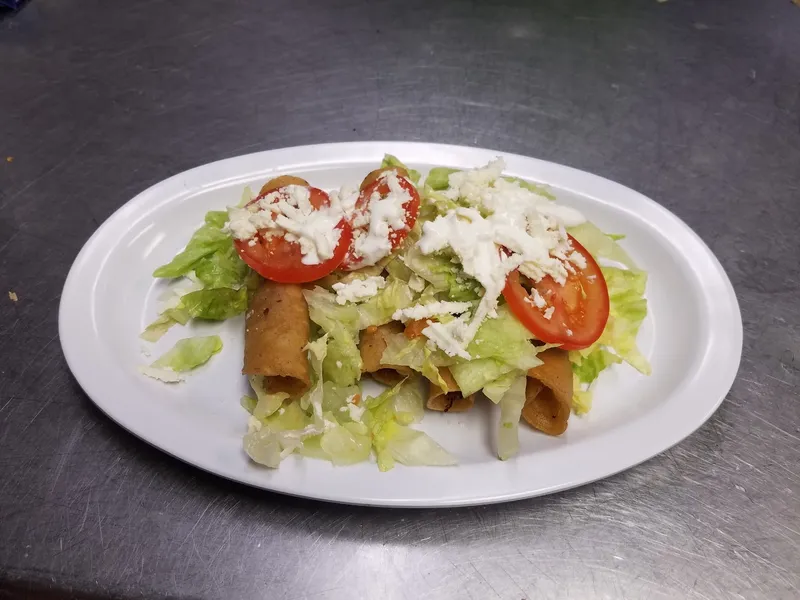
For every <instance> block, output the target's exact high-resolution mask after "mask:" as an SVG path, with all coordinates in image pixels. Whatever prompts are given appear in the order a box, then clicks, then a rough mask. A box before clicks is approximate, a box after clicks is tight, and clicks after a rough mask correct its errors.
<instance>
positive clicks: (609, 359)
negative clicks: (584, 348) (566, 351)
mask: <svg viewBox="0 0 800 600" xmlns="http://www.w3.org/2000/svg"><path fill="white" fill-rule="evenodd" d="M570 361H571V362H572V372H573V373H574V374H575V375H576V376H577V377H578V380H579V381H580V382H581V383H582V384H591V383H592V382H594V380H595V379H597V377H598V375H600V373H601V372H602V371H604V370H605V369H607V368H608V367H610V366H611V365H616V364H619V363H621V362H622V359H621V358H620V357H619V356H617V355H616V354H612V353H611V352H609V351H608V350H606V349H605V348H602V347H598V348H596V349H595V350H593V351H592V352H590V353H589V354H587V355H586V356H583V355H581V353H580V352H570Z"/></svg>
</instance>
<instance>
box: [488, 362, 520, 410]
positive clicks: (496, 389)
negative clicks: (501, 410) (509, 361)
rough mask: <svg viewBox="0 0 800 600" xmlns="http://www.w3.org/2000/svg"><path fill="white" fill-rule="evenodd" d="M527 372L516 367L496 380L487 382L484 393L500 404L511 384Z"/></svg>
mask: <svg viewBox="0 0 800 600" xmlns="http://www.w3.org/2000/svg"><path fill="white" fill-rule="evenodd" d="M525 374H526V373H525V371H518V370H516V369H515V370H513V371H511V372H509V373H506V374H505V375H502V376H500V377H498V378H497V379H495V380H494V381H490V382H489V383H487V384H486V385H485V386H484V387H483V393H484V395H485V396H486V397H487V398H489V400H491V401H492V402H494V403H495V404H499V403H500V400H502V399H503V396H504V395H505V393H506V392H507V391H508V390H509V388H510V387H511V384H513V383H514V381H515V380H516V379H517V378H518V377H520V376H521V375H525Z"/></svg>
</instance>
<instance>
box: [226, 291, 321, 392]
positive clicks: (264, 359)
mask: <svg viewBox="0 0 800 600" xmlns="http://www.w3.org/2000/svg"><path fill="white" fill-rule="evenodd" d="M308 335H309V325H308V304H306V299H305V298H304V297H303V288H301V287H300V286H299V285H296V284H281V283H275V282H273V281H264V282H263V283H262V284H261V285H260V286H259V287H258V289H256V290H255V292H254V293H253V294H252V296H251V298H250V305H249V307H248V311H247V314H246V316H245V328H244V368H243V369H242V373H244V374H245V375H254V376H260V377H262V378H263V379H262V382H263V387H264V389H265V390H266V391H267V392H268V393H273V394H274V393H280V392H283V393H286V394H289V395H290V396H292V395H300V394H303V393H304V392H305V391H306V390H308V388H309V386H310V385H311V379H310V375H309V370H308V359H307V358H306V349H305V348H306V346H307V345H308V341H309V340H308Z"/></svg>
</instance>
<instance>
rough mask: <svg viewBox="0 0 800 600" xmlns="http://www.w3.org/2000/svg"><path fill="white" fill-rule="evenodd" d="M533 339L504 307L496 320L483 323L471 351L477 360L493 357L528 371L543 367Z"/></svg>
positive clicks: (498, 310)
mask: <svg viewBox="0 0 800 600" xmlns="http://www.w3.org/2000/svg"><path fill="white" fill-rule="evenodd" d="M532 337H533V334H532V333H531V332H530V331H528V329H527V327H525V326H524V325H523V324H522V323H520V322H519V321H518V320H517V319H516V317H515V316H514V315H513V314H511V311H510V310H509V308H508V306H507V305H503V306H500V307H499V308H498V309H497V317H496V318H494V319H486V320H485V321H484V322H483V323H482V324H481V326H480V328H479V329H478V332H477V333H476V334H475V338H474V339H473V340H472V341H471V342H470V344H469V346H467V352H469V354H470V356H472V357H473V359H479V358H481V359H482V358H493V359H495V360H499V361H502V362H505V363H507V364H509V365H511V366H512V367H515V368H517V369H522V370H524V371H527V370H528V369H530V368H532V367H535V366H537V365H540V364H542V363H541V361H540V360H539V359H538V358H537V357H536V354H537V353H538V352H539V350H538V349H537V348H536V347H535V346H534V345H533V344H532V343H531V342H530V340H531V338H532ZM488 381H491V380H487V383H488ZM481 387H483V386H481Z"/></svg>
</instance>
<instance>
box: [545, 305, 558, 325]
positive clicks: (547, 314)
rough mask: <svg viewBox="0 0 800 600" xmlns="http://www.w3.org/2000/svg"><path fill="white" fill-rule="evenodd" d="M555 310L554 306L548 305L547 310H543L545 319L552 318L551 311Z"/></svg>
mask: <svg viewBox="0 0 800 600" xmlns="http://www.w3.org/2000/svg"><path fill="white" fill-rule="evenodd" d="M555 310H556V309H555V307H553V306H548V307H547V310H546V311H544V318H545V319H547V320H548V321H549V320H550V319H552V318H553V313H554V312H555Z"/></svg>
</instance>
